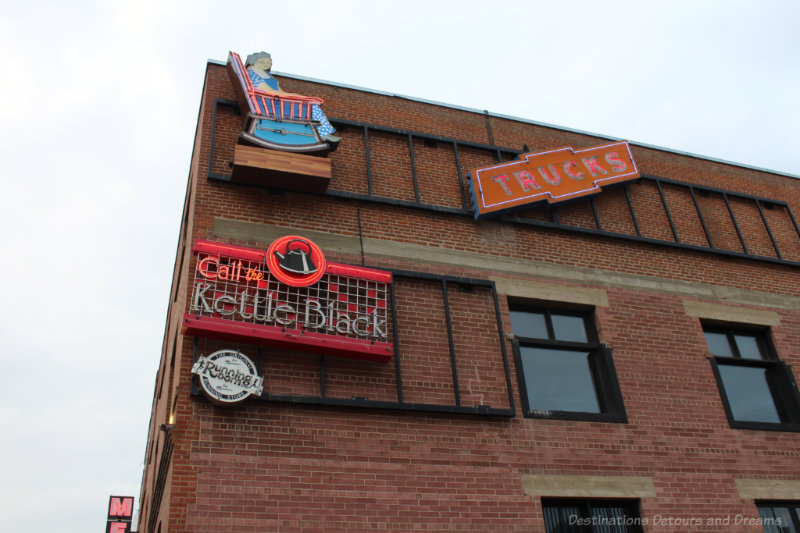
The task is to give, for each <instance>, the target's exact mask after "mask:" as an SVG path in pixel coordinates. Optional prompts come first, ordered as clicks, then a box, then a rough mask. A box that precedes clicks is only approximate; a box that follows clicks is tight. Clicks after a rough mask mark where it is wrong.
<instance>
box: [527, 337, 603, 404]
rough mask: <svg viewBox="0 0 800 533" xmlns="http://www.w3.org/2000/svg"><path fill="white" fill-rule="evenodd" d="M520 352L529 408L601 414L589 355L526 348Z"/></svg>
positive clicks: (551, 349) (568, 351) (549, 349)
mask: <svg viewBox="0 0 800 533" xmlns="http://www.w3.org/2000/svg"><path fill="white" fill-rule="evenodd" d="M520 352H521V356H522V368H523V370H524V372H525V383H526V384H527V389H528V402H529V404H530V406H531V408H532V409H534V410H537V411H582V412H585V413H599V412H600V405H599V404H598V402H597V394H595V389H594V382H593V381H592V371H591V368H590V367H589V355H590V354H589V353H588V352H576V351H570V350H556V349H553V348H532V347H528V346H522V347H520Z"/></svg>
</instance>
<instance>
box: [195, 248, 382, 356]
mask: <svg viewBox="0 0 800 533" xmlns="http://www.w3.org/2000/svg"><path fill="white" fill-rule="evenodd" d="M194 251H195V252H196V253H197V254H198V257H197V264H196V267H195V282H194V287H193V291H192V300H191V303H190V309H189V312H188V313H187V314H186V315H185V316H184V321H183V332H184V333H185V334H191V335H197V336H205V337H213V338H220V339H226V340H238V341H242V342H250V343H254V344H265V345H269V346H274V347H278V348H286V349H293V350H301V351H310V352H316V353H324V354H330V355H338V356H341V357H348V358H352V359H364V360H369V361H379V362H387V361H389V360H390V359H391V357H392V354H393V353H394V344H393V342H392V340H391V327H390V325H391V320H392V317H391V316H390V308H391V306H390V304H389V292H390V285H391V282H392V275H391V273H390V272H386V271H382V270H377V269H372V268H366V267H359V266H351V265H343V264H338V263H328V262H327V261H326V260H325V258H324V255H323V254H322V251H321V250H319V248H317V247H316V245H315V244H313V243H312V242H310V241H308V240H307V239H303V238H302V237H296V236H287V237H282V238H281V239H278V240H277V241H275V243H273V244H272V246H270V247H269V249H268V250H267V251H266V252H265V251H263V250H256V249H253V248H245V247H239V246H231V245H227V244H221V243H215V242H211V241H197V243H196V244H195V247H194ZM275 252H278V253H275ZM292 252H295V253H292ZM310 279H312V280H313V279H316V281H315V282H314V281H312V282H311V283H309V280H310ZM287 280H288V281H289V282H291V283H287V282H286V281H287Z"/></svg>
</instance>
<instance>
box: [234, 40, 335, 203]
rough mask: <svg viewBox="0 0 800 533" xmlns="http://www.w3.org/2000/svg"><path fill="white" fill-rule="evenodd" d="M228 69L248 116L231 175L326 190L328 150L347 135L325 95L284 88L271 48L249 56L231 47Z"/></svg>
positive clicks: (296, 188) (287, 186) (249, 180)
mask: <svg viewBox="0 0 800 533" xmlns="http://www.w3.org/2000/svg"><path fill="white" fill-rule="evenodd" d="M227 70H228V76H229V77H230V81H231V84H232V86H233V91H234V93H235V94H236V99H237V102H238V104H239V109H240V110H241V112H242V119H243V122H242V131H241V133H240V134H239V142H238V143H237V144H236V146H235V147H234V156H233V172H232V173H231V176H230V180H231V181H233V182H237V183H246V184H252V185H262V186H266V187H273V188H281V189H290V190H294V191H303V192H318V193H319V192H325V190H326V189H327V188H328V185H329V184H330V180H331V162H330V158H328V157H327V155H328V154H329V153H330V152H333V151H334V150H336V147H337V146H338V145H339V141H340V140H341V139H340V138H339V137H337V136H336V135H334V133H335V130H334V128H333V125H332V124H331V123H330V121H329V120H328V118H327V117H326V116H325V112H324V111H323V110H322V104H323V100H322V98H318V97H316V96H306V95H302V94H297V93H290V92H287V91H284V90H283V89H281V86H280V84H279V82H278V80H277V79H276V78H275V77H274V76H273V75H272V56H271V55H270V54H268V53H267V52H257V53H254V54H250V55H249V56H247V58H246V59H245V61H242V58H241V57H240V56H239V54H236V53H234V52H231V53H230V54H229V55H228V66H227Z"/></svg>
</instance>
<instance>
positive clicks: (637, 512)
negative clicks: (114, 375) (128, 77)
mask: <svg viewBox="0 0 800 533" xmlns="http://www.w3.org/2000/svg"><path fill="white" fill-rule="evenodd" d="M280 79H281V86H282V88H283V90H286V91H291V92H295V93H300V94H303V95H310V96H311V95H313V96H317V97H321V98H323V99H324V100H325V103H324V109H325V112H326V114H327V116H328V117H329V118H330V120H331V122H333V124H334V126H336V128H337V133H336V134H337V135H339V136H340V137H341V139H342V140H341V142H340V143H339V146H338V149H336V151H334V152H332V153H331V154H330V155H329V158H330V164H331V180H330V185H329V186H328V188H327V191H326V192H324V193H315V192H301V191H296V190H295V191H293V190H287V189H286V188H283V187H281V186H280V185H278V186H271V187H261V186H258V185H248V184H243V183H237V182H236V180H235V179H233V180H232V179H231V175H232V168H233V166H232V163H231V162H232V161H233V160H234V150H235V147H236V145H237V143H238V142H240V141H239V140H238V139H239V134H240V132H241V131H242V114H241V110H240V106H238V105H237V104H236V100H237V96H236V93H235V91H234V87H233V84H232V82H231V77H230V76H229V73H228V71H227V70H226V67H225V65H224V64H219V63H215V62H210V63H209V64H208V67H207V72H206V78H205V86H204V89H203V93H202V101H201V106H200V113H199V118H198V125H197V132H196V138H195V144H194V151H193V157H192V162H191V171H190V176H189V183H188V188H187V193H186V201H185V207H184V215H183V220H182V227H181V230H180V240H179V244H178V250H177V257H176V263H175V272H174V276H173V283H172V294H171V295H170V308H169V311H168V318H167V324H166V332H165V336H164V344H163V351H162V355H161V363H160V367H159V371H158V375H157V380H156V390H155V395H154V402H153V412H152V419H151V425H150V431H149V435H148V441H147V451H146V457H145V464H146V470H145V474H144V477H143V484H142V492H141V499H140V501H141V512H140V517H139V525H138V530H139V531H141V532H147V533H150V532H153V533H155V532H163V533H166V532H170V533H175V532H183V531H187V532H188V531H191V532H198V531H204V532H212V531H213V532H217V531H219V532H228V531H230V532H234V531H235V532H245V531H253V532H256V531H258V532H264V531H371V530H393V531H413V530H420V531H423V530H424V531H520V532H521V531H524V532H544V531H562V530H563V531H642V530H643V531H647V532H667V531H737V532H739V531H742V532H743V531H764V530H766V531H779V530H778V529H769V528H770V527H774V526H773V525H772V523H771V522H770V520H773V521H775V523H777V524H780V523H781V520H783V522H784V523H785V522H786V520H795V521H796V520H800V514H798V510H797V505H798V502H800V461H799V460H798V459H799V458H800V433H798V431H799V430H800V413H799V412H798V410H799V408H800V402H799V401H798V391H797V385H796V384H795V379H796V376H797V375H798V374H797V368H800V348H798V347H800V268H799V267H800V232H798V227H797V223H796V221H795V218H794V215H793V213H797V212H800V181H798V179H797V178H796V177H792V176H787V175H782V174H779V173H774V172H769V171H764V170H758V169H753V168H747V167H743V166H739V165H735V164H730V163H725V162H719V161H714V160H710V159H706V158H702V157H698V156H693V155H688V154H680V153H675V152H670V151H667V150H663V149H657V148H653V147H649V146H643V145H632V146H631V151H632V154H633V157H634V158H635V161H636V164H637V165H638V168H639V171H640V172H641V175H642V177H641V179H639V180H637V181H635V182H632V183H630V184H626V185H624V186H619V187H616V188H610V189H608V190H604V191H602V192H601V193H599V194H597V195H595V196H593V197H590V198H584V199H580V200H576V201H574V202H571V203H568V204H565V205H558V206H556V205H554V206H552V207H548V206H542V205H539V206H534V207H530V208H528V209H524V210H521V211H517V212H514V213H510V214H506V215H503V216H500V217H497V218H493V219H487V220H477V221H476V220H475V219H474V218H473V214H472V207H471V198H470V191H469V187H468V182H467V179H468V178H467V173H468V172H469V171H470V170H471V169H474V168H476V167H480V166H484V165H490V164H492V163H496V162H498V161H508V160H512V159H514V158H515V157H517V156H518V155H519V154H521V153H523V152H526V151H531V152H540V151H544V150H548V149H554V148H561V147H564V146H571V147H574V148H576V149H581V148H586V147H590V146H596V145H601V144H604V143H608V142H609V140H608V139H605V138H601V137H596V136H591V135H588V134H585V133H579V132H574V131H569V130H565V129H560V128H556V127H553V126H547V125H542V124H537V123H533V122H527V121H523V120H519V119H513V118H509V117H502V116H494V115H490V114H486V113H481V112H476V111H474V110H465V109H459V108H454V107H449V106H446V105H441V104H434V103H430V102H424V101H418V100H414V99H410V98H402V97H397V96H393V95H387V94H381V93H376V92H372V91H367V90H362V89H356V88H351V87H347V86H341V85H335V84H329V83H323V82H318V81H311V80H306V79H302V78H296V77H289V76H283V77H281V78H280ZM309 157H312V156H309ZM273 185H274V184H273ZM290 188H291V187H290ZM284 235H300V236H303V237H305V238H308V239H309V240H311V241H313V242H314V243H316V244H317V245H318V246H319V247H320V248H321V249H322V250H323V251H324V253H325V257H326V258H327V260H328V261H329V262H335V263H339V264H344V265H356V266H366V267H370V268H374V269H380V270H384V271H390V272H391V273H392V280H393V281H392V284H391V294H390V297H389V300H390V301H391V313H389V315H390V317H389V320H388V322H387V324H386V329H387V333H386V339H387V342H389V343H390V344H392V345H393V347H394V353H393V355H392V357H391V359H390V361H389V362H375V361H364V360H357V359H351V358H342V357H333V356H330V355H324V351H323V353H319V351H317V352H316V353H309V352H307V351H300V350H293V349H291V346H286V345H281V346H280V347H276V346H275V345H274V344H270V343H258V342H243V341H242V340H241V339H239V340H231V339H230V338H224V339H221V338H213V336H195V335H192V334H189V333H187V332H186V329H185V328H186V323H185V316H186V314H187V313H191V312H192V311H191V306H192V300H193V298H196V297H197V296H196V293H193V290H194V289H193V288H194V287H195V284H196V282H197V279H196V278H197V276H198V270H197V268H196V267H197V265H198V260H199V257H200V255H201V252H199V251H198V249H197V243H198V241H201V242H205V241H208V242H214V243H221V244H224V245H233V246H237V247H242V248H246V249H253V250H264V249H267V247H269V246H270V244H271V243H272V242H273V241H275V239H277V238H279V237H281V236H284ZM193 294H194V296H193ZM223 348H234V349H237V350H240V351H241V352H242V353H245V354H246V355H248V356H249V357H250V358H251V359H252V360H253V361H255V362H256V365H257V367H258V372H259V375H260V376H262V377H263V380H264V381H263V392H262V393H261V395H260V397H257V398H250V399H249V400H248V401H246V402H245V403H242V404H240V405H237V406H234V407H222V406H218V405H215V404H213V403H211V402H210V401H209V400H208V399H206V398H205V397H204V396H203V394H202V392H201V389H200V387H199V386H198V383H197V377H196V376H193V374H192V365H193V362H194V361H196V360H197V359H198V358H199V357H201V356H204V355H208V354H209V353H212V352H214V351H216V350H220V349H223ZM567 378H568V379H567ZM793 502H794V503H793ZM792 514H794V518H792ZM620 517H624V519H625V523H626V525H625V526H618V525H615V526H614V527H616V528H617V529H614V528H612V527H611V526H610V525H609V524H615V523H616V524H618V523H619V520H618V519H619V518H620ZM786 517H790V518H788V519H787V518H786ZM615 519H616V520H617V522H614V520H615ZM603 520H605V522H603ZM559 524H560V525H559ZM786 526H787V527H788V524H786ZM559 527H561V528H562V529H559ZM603 527H606V529H602V528H603ZM548 528H549V529H548ZM579 528H583V529H579ZM592 528H595V529H592ZM780 531H784V530H780ZM786 531H792V530H791V529H787V530H786Z"/></svg>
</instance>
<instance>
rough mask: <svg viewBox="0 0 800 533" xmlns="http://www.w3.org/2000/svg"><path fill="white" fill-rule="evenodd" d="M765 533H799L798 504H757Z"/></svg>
mask: <svg viewBox="0 0 800 533" xmlns="http://www.w3.org/2000/svg"><path fill="white" fill-rule="evenodd" d="M758 514H759V515H760V516H761V526H762V527H763V528H764V532H765V533H800V504H798V503H797V502H777V503H774V502H764V503H759V504H758Z"/></svg>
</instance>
